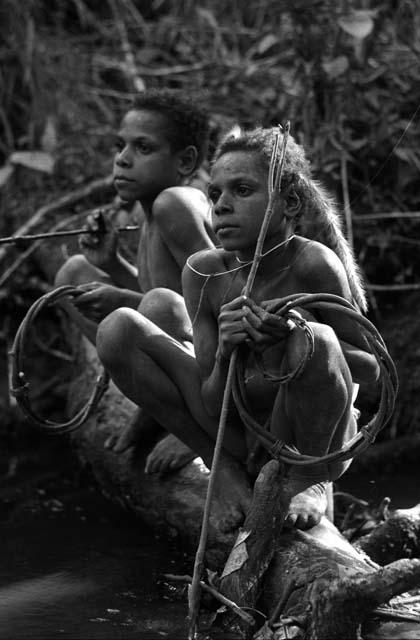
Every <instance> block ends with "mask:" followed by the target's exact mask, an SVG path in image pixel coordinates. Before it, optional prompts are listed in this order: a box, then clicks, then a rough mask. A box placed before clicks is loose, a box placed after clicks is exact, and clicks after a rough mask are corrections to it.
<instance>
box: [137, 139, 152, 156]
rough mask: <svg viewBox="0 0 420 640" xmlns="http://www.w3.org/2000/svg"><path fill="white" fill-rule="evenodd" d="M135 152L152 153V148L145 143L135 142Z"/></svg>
mask: <svg viewBox="0 0 420 640" xmlns="http://www.w3.org/2000/svg"><path fill="white" fill-rule="evenodd" d="M135 148H136V151H140V153H144V154H147V153H150V152H151V151H152V147H151V146H150V145H149V144H147V143H146V142H140V141H138V142H136V144H135Z"/></svg>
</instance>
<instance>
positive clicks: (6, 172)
mask: <svg viewBox="0 0 420 640" xmlns="http://www.w3.org/2000/svg"><path fill="white" fill-rule="evenodd" d="M14 170H15V168H14V167H13V166H12V165H11V164H5V165H4V167H1V169H0V189H1V187H4V185H5V184H6V183H7V181H8V180H9V178H10V177H11V175H12V173H13V171H14Z"/></svg>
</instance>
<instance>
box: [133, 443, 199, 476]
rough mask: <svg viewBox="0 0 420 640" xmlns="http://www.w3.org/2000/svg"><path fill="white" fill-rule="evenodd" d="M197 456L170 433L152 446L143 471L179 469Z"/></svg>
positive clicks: (163, 471)
mask: <svg viewBox="0 0 420 640" xmlns="http://www.w3.org/2000/svg"><path fill="white" fill-rule="evenodd" d="M197 457H198V456H197V454H196V453H194V451H192V450H191V449H190V448H189V447H187V445H186V444H184V443H183V442H181V440H179V438H177V437H176V436H174V435H173V434H172V433H170V434H169V435H167V436H165V438H163V439H162V440H160V441H159V442H158V443H157V444H156V445H155V446H154V447H153V449H152V451H151V453H149V455H148V456H147V459H146V466H145V468H144V471H145V473H160V474H162V473H168V472H169V471H175V470H176V469H181V467H184V466H185V465H186V464H188V462H191V460H194V458H197Z"/></svg>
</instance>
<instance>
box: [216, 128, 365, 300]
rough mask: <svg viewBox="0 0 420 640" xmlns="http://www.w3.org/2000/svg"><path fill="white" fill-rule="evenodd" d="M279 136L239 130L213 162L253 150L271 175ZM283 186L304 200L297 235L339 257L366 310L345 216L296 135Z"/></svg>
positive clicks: (289, 145) (228, 137)
mask: <svg viewBox="0 0 420 640" xmlns="http://www.w3.org/2000/svg"><path fill="white" fill-rule="evenodd" d="M277 133H278V129H277V128H275V127H273V128H270V129H263V128H261V127H258V128H256V129H252V130H249V131H241V130H240V129H239V128H235V129H234V130H233V131H232V132H231V133H228V134H227V135H226V136H225V137H224V138H223V139H222V140H221V142H220V144H219V146H218V147H217V149H216V151H215V153H214V157H213V163H214V162H216V161H217V160H218V159H219V158H220V157H221V156H222V155H224V154H225V153H229V152H232V151H249V152H254V153H256V154H258V158H259V159H260V161H261V163H262V165H263V167H264V169H265V170H266V171H267V172H268V168H269V165H270V160H271V154H272V150H273V145H274V142H275V137H276V134H277ZM281 140H282V134H281ZM281 140H280V142H281ZM280 186H281V188H282V190H283V191H284V192H285V191H286V190H287V189H289V188H290V187H291V186H293V189H294V191H295V193H296V195H297V196H298V197H299V199H300V202H301V212H300V218H299V220H298V223H297V232H298V233H299V234H300V235H302V236H305V237H306V238H309V239H311V240H318V241H319V242H322V243H323V244H325V245H326V246H327V247H329V248H330V249H332V250H333V251H334V252H335V253H336V254H337V255H338V257H339V258H340V260H341V262H342V263H343V265H344V268H345V270H346V273H347V278H348V281H349V285H350V289H351V292H352V295H353V298H354V301H355V302H356V304H357V305H358V306H359V308H360V309H361V310H362V311H366V310H367V300H366V293H365V290H364V286H363V282H362V277H361V273H360V269H359V267H358V265H357V263H356V260H355V257H354V254H353V250H352V248H351V246H350V245H349V243H348V242H347V240H346V238H345V236H344V233H343V225H342V217H341V214H340V212H339V210H338V208H337V205H336V203H335V202H334V200H333V199H332V198H331V196H330V195H329V193H328V192H327V190H326V189H325V188H324V187H323V186H322V185H321V184H320V183H319V182H318V181H317V180H314V179H313V178H312V172H311V166H310V163H309V160H308V159H307V158H306V154H305V150H304V149H303V147H302V145H300V144H298V143H297V142H296V141H295V140H294V138H293V136H289V138H288V142H287V147H286V153H285V161H284V166H283V174H282V181H281V185H280Z"/></svg>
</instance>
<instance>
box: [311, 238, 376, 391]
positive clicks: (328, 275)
mask: <svg viewBox="0 0 420 640" xmlns="http://www.w3.org/2000/svg"><path fill="white" fill-rule="evenodd" d="M318 249H319V251H318V252H317V253H315V256H314V257H315V260H314V263H313V264H312V265H311V267H310V269H311V270H310V272H308V273H311V274H312V275H311V278H310V292H311V293H332V294H335V295H337V296H341V297H342V298H344V299H345V300H348V301H349V302H353V297H352V295H351V292H350V286H349V283H348V278H347V274H346V272H345V269H344V266H343V264H342V262H341V260H340V259H339V258H338V257H337V256H336V254H335V253H334V252H332V251H331V250H329V249H328V248H327V247H324V246H322V247H321V248H319V245H318ZM316 313H317V317H319V318H320V320H321V322H323V323H325V324H328V325H330V326H331V327H332V328H333V329H334V331H335V333H336V335H337V338H338V339H339V341H340V344H341V348H342V350H343V353H344V355H345V357H346V360H347V364H348V365H349V368H350V371H351V374H352V377H353V381H354V382H357V383H363V382H365V383H369V382H374V381H375V380H377V379H378V376H379V365H378V363H377V361H376V358H375V356H374V355H373V354H372V352H371V349H370V347H369V345H368V342H367V340H366V338H365V337H364V335H363V332H362V330H361V328H360V326H359V324H358V323H357V322H355V321H354V320H352V319H351V318H349V316H347V315H346V314H345V313H342V312H339V311H333V310H328V309H320V310H317V312H316Z"/></svg>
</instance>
